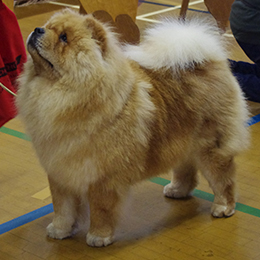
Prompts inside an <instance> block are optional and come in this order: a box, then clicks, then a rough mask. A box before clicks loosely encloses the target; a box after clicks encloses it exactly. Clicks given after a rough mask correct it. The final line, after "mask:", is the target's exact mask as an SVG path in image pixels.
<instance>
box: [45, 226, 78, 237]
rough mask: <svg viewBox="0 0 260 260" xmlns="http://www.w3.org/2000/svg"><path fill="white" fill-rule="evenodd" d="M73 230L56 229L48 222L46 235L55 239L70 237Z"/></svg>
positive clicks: (73, 232)
mask: <svg viewBox="0 0 260 260" xmlns="http://www.w3.org/2000/svg"><path fill="white" fill-rule="evenodd" d="M75 233H76V231H75V230H72V229H70V230H63V229H58V228H55V227H54V225H53V223H51V224H49V225H48V227H47V235H48V236H49V237H51V238H55V239H64V238H67V237H71V236H72V235H73V234H75Z"/></svg>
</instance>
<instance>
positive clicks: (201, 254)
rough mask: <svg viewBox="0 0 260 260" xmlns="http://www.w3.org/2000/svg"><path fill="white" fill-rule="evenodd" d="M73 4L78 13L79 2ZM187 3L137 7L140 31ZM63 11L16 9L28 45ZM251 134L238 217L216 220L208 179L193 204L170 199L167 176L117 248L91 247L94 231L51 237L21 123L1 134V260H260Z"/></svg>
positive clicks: (44, 195)
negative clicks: (40, 28) (165, 188)
mask: <svg viewBox="0 0 260 260" xmlns="http://www.w3.org/2000/svg"><path fill="white" fill-rule="evenodd" d="M66 2H67V3H70V4H71V5H73V7H74V8H75V7H76V8H77V7H78V3H77V2H76V0H69V1H66ZM180 2H181V1H180V0H176V1H175V0H172V1H171V0H157V1H156V0H151V1H149V2H148V1H147V2H146V1H144V3H142V4H141V5H140V6H139V8H138V17H137V24H138V26H139V27H140V29H141V30H142V29H143V28H145V27H146V26H147V25H148V24H149V23H150V22H153V21H154V20H156V19H158V17H159V16H160V15H170V16H172V15H176V14H178V12H179V9H177V10H176V9H175V10H171V9H170V10H168V11H167V12H162V13H160V12H161V11H163V10H166V9H167V8H169V5H171V6H178V5H179V4H180ZM196 2H198V1H196ZM60 8H62V6H57V5H54V4H44V5H38V6H28V7H23V8H20V9H18V8H16V9H15V12H16V14H17V17H18V21H19V24H20V27H21V30H22V34H23V37H24V40H25V39H26V38H27V36H28V35H29V33H30V32H31V31H32V30H33V29H34V28H35V27H37V26H41V25H42V24H44V23H45V21H46V20H47V19H48V18H49V17H50V16H51V15H52V14H53V13H54V12H55V11H57V10H58V9H60ZM157 11H160V12H159V13H153V12H157ZM201 11H203V12H201ZM204 11H206V8H205V6H204V4H203V3H202V1H201V3H198V4H194V5H192V6H191V7H190V10H189V11H188V15H191V14H194V13H196V14H198V15H203V16H204V15H206V16H210V14H209V13H207V12H204ZM147 19H151V20H152V21H150V22H148V21H147ZM226 37H227V39H228V40H229V41H230V43H231V44H230V58H232V59H236V60H245V61H247V58H246V56H245V55H244V54H243V52H242V51H241V50H240V49H239V47H238V46H237V44H236V43H235V41H234V39H233V37H232V35H231V32H230V30H228V31H227V35H226ZM249 105H250V108H251V112H252V115H253V116H256V115H258V114H260V104H257V103H250V104H249ZM255 118H256V119H257V118H258V117H257V116H256V117H255ZM257 121H259V120H257ZM250 129H251V131H252V145H251V147H250V149H249V150H248V151H246V152H245V153H243V154H242V155H240V156H239V158H237V164H238V167H237V168H238V176H237V179H238V204H237V211H236V214H235V215H234V216H233V217H231V218H227V219H214V218H212V217H211V216H210V206H211V200H212V192H211V190H210V189H209V187H208V184H207V183H206V181H205V180H204V179H202V178H201V181H200V184H199V186H198V188H197V190H195V192H194V196H193V197H191V198H189V199H187V200H171V199H167V198H165V197H164V196H163V194H162V189H163V185H165V184H166V183H167V182H168V179H169V176H162V178H155V179H152V180H147V181H145V182H143V183H141V184H139V185H138V186H136V187H134V188H133V190H132V192H131V194H130V196H129V199H128V200H127V202H126V204H125V205H124V209H123V213H122V218H121V219H122V221H121V222H120V225H119V226H118V228H117V231H116V242H115V243H114V244H113V245H111V246H109V247H107V248H90V247H88V246H87V245H86V243H85V232H86V229H87V227H85V228H83V231H82V232H80V233H79V234H77V235H76V236H75V237H73V238H70V239H66V240H62V241H58V240H53V239H49V238H47V237H46V233H45V228H46V226H47V225H48V223H50V222H51V220H52V217H53V213H50V212H52V205H51V198H50V193H49V189H48V183H47V178H46V175H45V173H44V171H43V170H42V168H41V167H40V166H39V163H38V161H37V158H36V156H35V153H34V151H33V149H32V146H31V143H30V141H28V139H27V138H26V136H25V135H24V134H23V133H24V128H23V126H22V125H21V123H20V121H19V120H18V119H13V120H11V121H10V122H8V123H7V124H6V125H5V126H4V127H2V128H0V234H1V235H0V260H13V259H19V260H42V259H47V260H67V259H71V260H74V259H75V260H76V259H77V260H83V259H87V260H92V259H102V260H119V259H121V260H136V259H138V260H145V259H153V260H168V259H176V260H187V259H195V260H196V259H213V260H221V259H222V260H224V259H225V260H232V259H234V260H244V259H245V260H253V259H254V260H257V259H260V247H259V245H260V188H259V187H260V160H259V157H260V123H254V124H253V125H251V126H250ZM48 213H49V214H48Z"/></svg>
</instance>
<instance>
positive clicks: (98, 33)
mask: <svg viewBox="0 0 260 260" xmlns="http://www.w3.org/2000/svg"><path fill="white" fill-rule="evenodd" d="M86 24H87V27H88V29H90V30H91V32H92V39H94V40H95V41H96V43H97V44H98V45H99V46H100V49H101V52H102V55H103V56H104V55H105V53H106V51H107V34H106V31H105V29H104V27H103V25H102V24H101V23H100V22H99V21H97V20H96V19H94V18H93V17H87V18H86Z"/></svg>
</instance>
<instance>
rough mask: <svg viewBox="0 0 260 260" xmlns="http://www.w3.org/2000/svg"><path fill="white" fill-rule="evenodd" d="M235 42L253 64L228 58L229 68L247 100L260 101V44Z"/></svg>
mask: <svg viewBox="0 0 260 260" xmlns="http://www.w3.org/2000/svg"><path fill="white" fill-rule="evenodd" d="M237 42H238V44H239V45H240V47H241V48H242V50H243V51H244V52H245V54H246V55H247V56H248V58H249V59H251V60H252V61H253V62H254V64H252V63H248V62H243V61H238V62H236V61H233V60H230V61H229V62H230V68H231V70H232V72H233V75H234V76H235V77H236V78H237V80H238V82H239V84H240V86H241V89H242V90H243V92H244V93H245V95H246V97H247V98H248V100H250V101H254V102H260V45H255V44H247V43H243V42H240V41H237Z"/></svg>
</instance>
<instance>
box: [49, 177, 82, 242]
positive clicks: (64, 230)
mask: <svg viewBox="0 0 260 260" xmlns="http://www.w3.org/2000/svg"><path fill="white" fill-rule="evenodd" d="M49 184H50V189H51V195H52V201H53V207H54V218H53V221H52V223H51V224H49V225H48V227H47V234H48V236H49V237H51V238H56V239H63V238H67V237H70V236H72V235H74V234H75V233H76V231H77V226H76V224H77V223H76V219H77V215H78V214H77V204H78V203H79V199H78V198H76V197H75V196H74V195H72V194H71V193H69V192H68V191H66V190H65V189H62V188H60V187H59V186H58V185H57V184H55V183H54V181H53V180H52V179H51V178H50V177H49Z"/></svg>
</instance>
